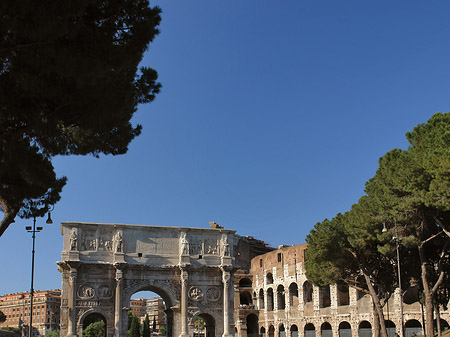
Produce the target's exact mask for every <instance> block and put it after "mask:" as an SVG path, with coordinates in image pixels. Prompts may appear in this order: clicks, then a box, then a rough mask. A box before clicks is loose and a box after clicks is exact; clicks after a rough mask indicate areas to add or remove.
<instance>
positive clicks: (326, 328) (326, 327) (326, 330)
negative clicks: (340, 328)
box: [320, 322, 333, 337]
mask: <svg viewBox="0 0 450 337" xmlns="http://www.w3.org/2000/svg"><path fill="white" fill-rule="evenodd" d="M320 333H321V335H322V337H332V336H333V331H332V330H331V325H330V323H328V322H325V323H322V325H321V326H320Z"/></svg>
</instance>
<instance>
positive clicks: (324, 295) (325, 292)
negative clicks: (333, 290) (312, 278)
mask: <svg viewBox="0 0 450 337" xmlns="http://www.w3.org/2000/svg"><path fill="white" fill-rule="evenodd" d="M319 294H320V297H319V304H320V307H321V308H327V307H329V306H330V305H331V294H330V286H326V287H320V292H319Z"/></svg>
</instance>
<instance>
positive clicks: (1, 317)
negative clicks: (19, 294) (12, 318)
mask: <svg viewBox="0 0 450 337" xmlns="http://www.w3.org/2000/svg"><path fill="white" fill-rule="evenodd" d="M5 321H6V315H5V314H4V313H3V311H1V310H0V323H3V322H5Z"/></svg>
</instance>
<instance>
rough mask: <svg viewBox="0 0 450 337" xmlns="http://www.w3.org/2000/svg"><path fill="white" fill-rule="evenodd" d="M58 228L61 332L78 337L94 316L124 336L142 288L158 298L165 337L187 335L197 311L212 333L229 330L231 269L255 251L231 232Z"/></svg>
mask: <svg viewBox="0 0 450 337" xmlns="http://www.w3.org/2000/svg"><path fill="white" fill-rule="evenodd" d="M61 229H62V234H63V236H64V238H63V242H64V245H63V251H62V254H61V261H59V262H58V265H59V270H60V272H61V274H62V302H61V303H62V306H61V336H79V337H81V336H82V331H83V328H84V327H85V326H83V325H85V322H88V321H89V319H90V318H89V317H90V315H93V314H95V315H99V316H100V317H102V318H103V319H104V320H105V322H106V333H107V337H113V336H114V337H122V336H123V337H126V336H127V322H128V310H129V307H130V298H131V296H132V295H133V294H135V293H136V292H138V291H142V290H149V291H153V292H155V293H157V294H159V295H160V296H161V297H162V298H163V300H164V302H165V304H166V311H165V312H166V315H167V324H168V326H167V332H168V336H169V337H172V336H181V337H187V336H192V335H193V329H194V327H193V319H194V318H195V317H196V316H198V315H201V316H202V317H203V318H204V319H205V321H207V322H208V327H209V329H210V330H209V335H210V336H224V337H231V335H232V334H234V331H235V329H234V317H233V311H234V302H233V291H234V290H233V277H234V276H233V275H234V272H235V270H237V269H238V268H244V269H248V267H249V266H248V261H250V260H249V259H246V261H247V265H246V264H245V263H244V264H243V263H242V262H243V261H245V260H243V259H242V258H240V257H241V253H242V255H244V256H249V257H253V256H255V255H256V254H255V253H253V251H255V252H256V250H255V249H254V247H251V246H250V244H246V243H245V240H244V238H242V237H240V236H238V235H236V234H235V232H234V231H232V230H228V229H224V228H222V227H220V226H215V228H211V229H201V228H181V227H161V226H142V225H118V224H98V223H79V222H64V223H62V225H61ZM246 247H247V249H245V248H246ZM261 249H264V246H263V247H262V248H261ZM238 250H239V252H238ZM236 260H237V261H238V263H236ZM91 318H92V317H91Z"/></svg>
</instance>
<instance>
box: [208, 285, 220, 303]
mask: <svg viewBox="0 0 450 337" xmlns="http://www.w3.org/2000/svg"><path fill="white" fill-rule="evenodd" d="M206 298H207V299H208V301H218V300H219V298H220V290H219V288H217V287H209V288H208V289H207V290H206Z"/></svg>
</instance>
